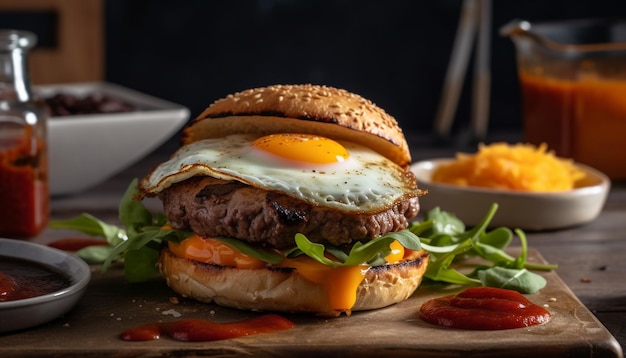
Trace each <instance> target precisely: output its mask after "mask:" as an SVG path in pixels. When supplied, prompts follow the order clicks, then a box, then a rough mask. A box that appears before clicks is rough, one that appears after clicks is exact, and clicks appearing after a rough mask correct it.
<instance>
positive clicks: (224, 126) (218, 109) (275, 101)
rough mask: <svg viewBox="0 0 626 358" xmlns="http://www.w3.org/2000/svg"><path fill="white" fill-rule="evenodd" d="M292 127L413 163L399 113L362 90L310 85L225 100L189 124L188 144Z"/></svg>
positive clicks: (272, 88) (277, 87)
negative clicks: (390, 111) (395, 115)
mask: <svg viewBox="0 0 626 358" xmlns="http://www.w3.org/2000/svg"><path fill="white" fill-rule="evenodd" d="M288 132H290V133H309V134H316V135H321V136H325V137H328V138H332V139H338V140H346V141H351V142H355V143H358V144H361V145H364V146H366V147H369V148H371V149H372V150H375V151H377V152H379V153H380V154H382V155H384V156H386V157H387V158H389V159H390V160H392V161H393V162H395V163H397V164H398V165H400V166H402V167H405V166H407V165H408V164H409V163H410V162H411V154H410V152H409V149H408V144H407V142H406V139H405V137H404V134H403V133H402V130H401V129H400V127H399V126H398V123H397V121H396V120H395V118H393V117H392V116H391V115H389V114H387V113H386V112H385V111H384V110H382V109H381V108H379V107H377V106H376V105H375V104H374V103H372V102H371V101H369V100H367V99H365V98H363V97H361V96H359V95H356V94H354V93H350V92H348V91H346V90H343V89H337V88H333V87H328V86H318V85H310V84H306V85H274V86H269V87H262V88H254V89H249V90H245V91H242V92H239V93H235V94H232V95H228V96H227V97H225V98H222V99H219V100H217V101H215V102H214V103H213V104H211V105H210V106H209V107H208V108H206V109H205V110H204V112H202V113H201V114H200V115H199V116H198V117H197V118H196V119H194V120H193V121H192V123H191V124H189V125H188V126H187V127H186V128H185V130H184V132H183V136H182V143H183V144H189V143H192V142H195V141H197V140H201V139H206V138H218V137H223V136H226V135H230V134H237V133H258V134H262V135H265V134H272V133H288Z"/></svg>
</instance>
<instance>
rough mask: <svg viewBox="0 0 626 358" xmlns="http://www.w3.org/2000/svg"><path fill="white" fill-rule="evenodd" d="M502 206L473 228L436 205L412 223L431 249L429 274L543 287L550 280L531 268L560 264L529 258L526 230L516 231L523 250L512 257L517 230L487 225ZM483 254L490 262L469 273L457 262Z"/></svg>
mask: <svg viewBox="0 0 626 358" xmlns="http://www.w3.org/2000/svg"><path fill="white" fill-rule="evenodd" d="M497 209H498V205H497V204H493V205H492V206H491V208H490V209H489V211H488V212H487V214H486V215H485V217H484V218H483V219H482V220H481V221H480V222H479V223H478V225H476V226H475V227H473V228H472V229H470V230H466V229H465V224H463V222H462V221H460V220H459V219H458V218H456V216H454V215H453V214H451V213H448V212H445V211H441V210H440V209H439V208H434V209H433V210H431V211H430V212H428V214H427V215H426V220H424V221H423V222H415V223H413V224H411V226H410V227H409V230H410V231H411V232H413V233H414V234H416V235H419V236H420V240H421V242H422V247H423V248H424V249H425V250H427V251H429V252H430V259H429V263H428V266H427V268H426V272H425V274H424V276H425V277H427V278H429V279H431V280H433V281H440V282H446V283H452V284H460V285H483V286H491V287H500V288H507V289H512V290H516V291H519V292H521V293H534V292H537V291H538V290H540V289H541V288H543V287H544V286H545V284H546V281H545V279H544V278H543V277H541V276H540V275H537V274H535V273H533V272H530V271H528V269H533V270H553V269H556V265H543V264H533V263H528V262H526V257H527V255H528V245H527V242H526V236H525V235H524V232H523V231H522V230H519V229H517V230H516V231H515V233H516V234H517V236H518V237H519V239H520V242H521V253H520V255H519V256H518V257H512V256H510V255H509V254H507V253H506V252H505V251H504V249H505V248H506V247H507V246H508V245H509V244H510V243H511V241H512V239H513V232H512V231H511V230H510V229H508V228H504V227H499V228H495V229H493V230H491V231H488V230H487V228H488V227H489V224H490V223H491V220H492V219H493V216H494V215H495V213H496V211H497ZM474 256H479V257H481V258H482V259H484V260H486V261H487V262H489V263H491V265H490V266H481V267H478V268H477V269H476V270H474V271H473V272H471V273H469V274H464V273H461V272H460V271H458V270H457V269H456V268H455V267H454V266H453V264H454V263H456V262H458V261H459V260H461V259H464V258H468V257H474Z"/></svg>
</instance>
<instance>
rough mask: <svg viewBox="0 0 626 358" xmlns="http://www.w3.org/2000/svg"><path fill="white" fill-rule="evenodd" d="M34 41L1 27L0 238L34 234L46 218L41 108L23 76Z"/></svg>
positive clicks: (28, 81)
mask: <svg viewBox="0 0 626 358" xmlns="http://www.w3.org/2000/svg"><path fill="white" fill-rule="evenodd" d="M35 42H36V37H35V35H34V34H32V33H30V32H26V31H16V30H0V237H8V238H26V237H31V236H35V235H37V234H38V233H39V232H40V231H41V230H42V229H43V228H44V227H45V226H46V225H47V223H48V217H49V201H50V198H49V193H48V161H47V150H46V113H45V107H44V106H43V104H42V103H41V102H38V101H36V100H35V99H34V97H33V93H32V91H31V86H30V80H29V77H28V63H27V62H28V61H27V55H28V51H29V50H30V49H31V48H32V47H33V46H34V45H35Z"/></svg>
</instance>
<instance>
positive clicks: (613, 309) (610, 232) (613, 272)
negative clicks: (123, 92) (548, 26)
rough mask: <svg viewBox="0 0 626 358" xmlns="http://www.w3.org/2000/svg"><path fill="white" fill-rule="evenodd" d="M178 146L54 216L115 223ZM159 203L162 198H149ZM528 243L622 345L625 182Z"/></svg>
mask: <svg viewBox="0 0 626 358" xmlns="http://www.w3.org/2000/svg"><path fill="white" fill-rule="evenodd" d="M411 141H413V143H411V144H412V145H411V148H412V153H413V159H414V160H415V161H418V160H423V159H430V158H435V157H443V156H450V155H452V154H453V153H454V152H455V151H456V150H455V149H453V148H451V147H442V146H431V145H428V143H426V144H425V143H424V142H423V141H418V140H417V139H411V138H409V142H411ZM174 149H176V144H175V143H169V144H166V145H164V146H162V147H161V148H159V149H158V150H157V151H155V152H154V153H152V154H151V155H149V156H148V157H146V158H144V159H143V160H141V161H140V162H139V163H136V164H135V165H133V166H132V167H130V168H128V169H126V170H124V171H123V172H122V173H120V174H118V175H116V176H115V177H113V178H110V179H109V180H107V181H106V182H104V183H102V184H100V185H98V186H97V187H95V188H92V189H90V190H88V191H86V192H83V193H79V194H76V195H72V196H67V197H61V198H54V199H53V201H52V216H53V218H54V219H62V218H69V217H74V216H76V215H78V214H80V213H81V212H89V213H91V214H93V215H95V216H97V217H100V218H103V219H106V220H109V221H111V222H112V223H115V222H116V220H117V218H116V216H117V204H118V203H119V200H120V198H121V196H122V194H123V192H124V190H125V189H126V187H127V186H128V184H129V183H130V181H131V180H132V178H135V177H138V178H141V177H143V176H144V175H145V174H146V173H147V172H148V171H149V169H150V168H152V167H153V166H154V165H156V164H158V163H160V162H161V161H163V160H164V159H165V158H167V156H169V154H171V152H172V151H173V150H174ZM153 205H154V208H156V209H160V203H158V202H148V203H147V206H148V207H149V208H150V207H152V206H153ZM64 235H67V234H66V233H64V232H63V231H59V230H50V229H48V230H46V231H45V232H44V233H42V234H41V235H40V236H39V237H37V238H36V239H35V241H38V242H41V243H46V242H47V241H52V240H55V239H57V238H59V237H62V236H64ZM528 240H529V245H530V247H532V248H534V249H536V250H537V251H539V252H540V253H541V255H542V256H543V257H544V258H545V259H546V260H547V261H548V262H550V263H555V264H558V265H559V268H558V270H557V274H558V275H559V276H560V277H561V279H562V280H563V281H564V282H565V283H566V285H567V286H569V288H571V290H572V291H573V292H574V294H575V295H576V296H577V297H578V298H579V299H580V301H581V302H582V303H583V304H584V305H585V306H586V307H587V308H588V309H589V310H590V311H591V312H592V313H593V314H594V315H595V316H596V317H597V318H598V319H599V320H600V321H601V322H602V324H604V325H605V326H606V328H607V329H608V330H609V331H610V332H611V334H613V336H614V337H615V338H616V339H617V340H618V342H619V343H620V345H621V347H622V350H624V347H626V182H624V181H621V182H618V181H614V182H613V183H612V187H611V192H610V194H609V196H608V200H607V202H606V205H605V207H604V209H603V211H602V213H601V214H600V216H599V217H598V218H597V219H596V220H595V221H593V222H592V223H589V224H587V225H584V226H580V227H574V228H568V229H563V230H557V231H550V232H538V233H528Z"/></svg>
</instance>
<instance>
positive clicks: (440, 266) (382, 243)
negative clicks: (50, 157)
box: [50, 179, 556, 293]
mask: <svg viewBox="0 0 626 358" xmlns="http://www.w3.org/2000/svg"><path fill="white" fill-rule="evenodd" d="M137 194H138V189H137V179H135V180H133V181H132V183H131V184H130V186H129V187H128V189H127V190H126V192H125V193H124V196H123V198H122V200H121V202H120V205H119V220H120V221H121V222H122V224H123V225H124V228H121V227H118V226H115V225H110V224H107V223H105V222H103V221H101V220H99V219H97V218H95V217H93V216H91V215H89V214H82V215H80V216H78V217H76V218H74V219H70V220H62V221H54V222H52V223H51V224H50V227H52V228H59V229H73V230H77V231H81V232H83V233H85V234H88V235H91V236H97V237H103V238H106V240H107V242H108V243H109V246H90V247H87V248H84V249H82V250H80V251H79V252H77V254H78V255H79V256H80V257H82V258H83V259H84V260H85V261H87V262H89V263H92V264H96V263H98V264H102V270H103V272H106V270H107V268H108V267H109V266H110V265H111V263H112V262H114V261H118V260H122V261H123V262H124V273H125V276H126V279H127V280H128V281H129V282H140V281H145V280H147V279H149V278H152V277H154V276H156V275H157V274H158V270H157V266H156V263H157V260H158V256H159V250H160V249H161V246H162V244H163V243H164V242H166V241H173V242H181V241H182V240H184V239H186V238H187V237H189V236H191V235H192V233H189V232H185V231H180V230H173V229H169V228H168V226H167V218H166V217H165V215H163V214H162V213H157V214H153V213H151V212H150V211H149V210H147V209H146V208H145V207H144V206H143V204H142V203H141V202H140V201H138V200H135V199H134V197H135V196H136V195H137ZM497 208H498V205H497V204H493V205H492V206H491V208H490V210H489V211H488V213H487V214H486V215H485V217H484V218H483V219H482V220H481V222H480V223H479V224H478V225H476V226H475V227H473V228H471V229H469V230H466V228H465V224H464V223H463V222H462V221H461V220H459V219H458V218H457V217H456V216H454V215H453V214H451V213H448V212H445V211H442V210H440V209H439V208H435V209H433V210H431V211H430V212H428V213H427V214H426V217H425V220H424V221H422V222H414V223H412V224H411V225H410V226H409V227H408V228H407V229H406V230H402V231H399V232H395V233H389V234H386V235H384V236H382V237H379V238H376V239H374V240H371V241H368V242H366V243H361V242H357V243H355V244H354V245H353V246H352V247H351V248H348V249H345V248H343V247H336V246H332V245H322V244H319V243H314V242H311V241H309V240H308V239H307V238H306V237H305V236H304V235H302V234H296V236H295V244H296V246H295V247H294V248H292V249H290V250H287V251H285V252H283V253H279V252H276V251H271V250H267V249H263V248H259V247H257V246H254V245H251V244H248V243H245V242H243V241H240V240H236V239H232V238H223V237H218V238H214V239H216V240H220V241H222V242H224V243H226V244H227V245H230V246H232V247H234V248H235V249H237V250H239V251H240V252H242V253H244V254H246V255H249V256H252V257H254V258H256V259H259V260H261V261H264V262H266V263H268V264H278V263H280V262H281V261H282V260H283V257H295V256H298V255H307V256H309V257H311V258H313V259H314V260H316V261H318V262H320V263H322V264H325V265H330V266H333V267H338V266H354V265H362V264H369V265H373V266H375V265H380V264H384V263H386V260H385V257H386V256H387V255H389V253H390V252H391V248H390V245H391V244H392V243H393V242H394V241H398V242H399V243H400V244H401V245H402V246H404V247H405V248H407V249H410V250H420V249H424V250H426V251H428V252H429V255H430V259H429V263H428V266H427V269H426V272H425V274H424V276H425V277H426V278H428V279H430V280H434V281H439V282H444V283H450V284H460V285H484V286H492V287H500V288H508V289H513V290H516V291H519V292H522V293H533V292H536V291H538V290H540V289H541V288H543V287H544V286H545V284H546V282H545V279H544V278H543V277H541V276H540V275H537V274H535V273H533V272H531V271H529V270H553V269H556V265H543V264H535V263H529V262H527V261H526V258H527V254H528V253H527V251H528V247H527V246H528V245H527V242H526V236H525V235H524V232H523V231H521V230H519V229H518V230H515V234H516V235H517V236H518V237H519V239H520V242H521V254H520V255H519V256H518V257H512V256H510V255H509V254H507V253H506V252H505V251H504V250H505V249H506V247H507V246H508V245H509V244H510V243H511V241H512V239H513V237H514V235H513V232H512V231H511V230H510V229H508V228H504V227H499V228H495V229H492V230H488V229H487V228H488V227H489V224H490V223H491V220H492V218H493V216H494V215H495V213H496V211H497ZM326 254H330V255H332V256H333V257H334V258H335V259H333V260H331V259H329V258H328V257H327V255H326ZM469 257H481V258H482V259H484V260H485V261H486V262H488V263H489V264H486V265H480V266H478V267H476V268H475V269H474V270H473V271H472V272H470V273H467V274H466V273H462V272H460V271H458V270H457V269H456V268H455V267H456V266H458V265H455V264H456V263H458V262H459V261H461V260H463V259H466V258H469Z"/></svg>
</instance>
